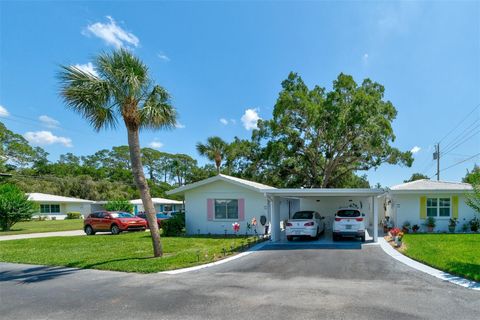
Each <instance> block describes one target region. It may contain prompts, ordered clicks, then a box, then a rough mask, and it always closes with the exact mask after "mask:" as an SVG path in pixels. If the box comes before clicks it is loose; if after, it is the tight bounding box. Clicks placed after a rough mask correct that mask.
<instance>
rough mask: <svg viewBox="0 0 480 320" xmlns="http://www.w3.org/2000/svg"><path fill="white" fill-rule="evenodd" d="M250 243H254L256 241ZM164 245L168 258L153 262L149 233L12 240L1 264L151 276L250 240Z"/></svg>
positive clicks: (172, 240) (0, 249)
mask: <svg viewBox="0 0 480 320" xmlns="http://www.w3.org/2000/svg"><path fill="white" fill-rule="evenodd" d="M248 240H250V241H251V243H253V237H250V238H248ZM162 243H163V248H164V256H163V257H162V258H151V257H152V242H151V238H150V234H149V233H148V232H135V233H125V234H120V235H117V236H113V235H110V234H108V235H95V236H76V237H50V238H38V239H24V240H9V241H1V242H0V261H3V262H15V263H28V264H41V265H51V266H67V267H75V268H85V269H101V270H115V271H126V272H141V273H150V272H158V271H165V270H173V269H178V268H184V267H190V266H195V265H199V264H205V263H208V262H213V261H216V260H219V259H222V258H223V257H224V254H225V255H226V256H228V255H232V254H234V253H235V252H236V251H238V250H241V249H242V246H243V245H247V239H246V238H244V237H238V238H224V237H201V236H198V237H163V238H162ZM224 250H225V252H224Z"/></svg>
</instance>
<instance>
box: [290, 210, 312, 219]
mask: <svg viewBox="0 0 480 320" xmlns="http://www.w3.org/2000/svg"><path fill="white" fill-rule="evenodd" d="M313 213H314V212H313V211H297V212H295V214H294V215H293V217H292V219H293V220H297V219H298V220H303V219H313Z"/></svg>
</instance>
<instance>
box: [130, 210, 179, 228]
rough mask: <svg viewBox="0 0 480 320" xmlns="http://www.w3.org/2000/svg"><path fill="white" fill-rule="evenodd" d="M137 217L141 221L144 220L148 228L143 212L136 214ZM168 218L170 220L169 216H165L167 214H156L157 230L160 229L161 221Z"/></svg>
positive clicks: (145, 215)
mask: <svg viewBox="0 0 480 320" xmlns="http://www.w3.org/2000/svg"><path fill="white" fill-rule="evenodd" d="M137 217H139V218H142V219H143V220H145V222H146V223H147V228H150V227H149V226H148V220H147V214H146V213H145V212H142V213H139V214H137ZM170 218H171V216H169V215H167V214H163V213H157V223H158V228H161V227H162V221H163V220H167V219H170Z"/></svg>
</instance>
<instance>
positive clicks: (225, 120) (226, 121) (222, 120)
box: [219, 118, 228, 126]
mask: <svg viewBox="0 0 480 320" xmlns="http://www.w3.org/2000/svg"><path fill="white" fill-rule="evenodd" d="M219 121H220V123H221V124H223V125H225V126H226V125H227V124H228V120H227V119H225V118H220V119H219Z"/></svg>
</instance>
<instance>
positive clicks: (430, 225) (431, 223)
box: [425, 217, 437, 232]
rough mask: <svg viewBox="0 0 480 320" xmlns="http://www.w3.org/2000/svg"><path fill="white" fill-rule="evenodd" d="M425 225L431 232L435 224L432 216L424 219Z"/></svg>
mask: <svg viewBox="0 0 480 320" xmlns="http://www.w3.org/2000/svg"><path fill="white" fill-rule="evenodd" d="M425 225H426V226H427V231H428V232H433V229H434V228H435V226H436V225H437V222H436V220H435V218H434V217H428V218H427V220H425Z"/></svg>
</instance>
